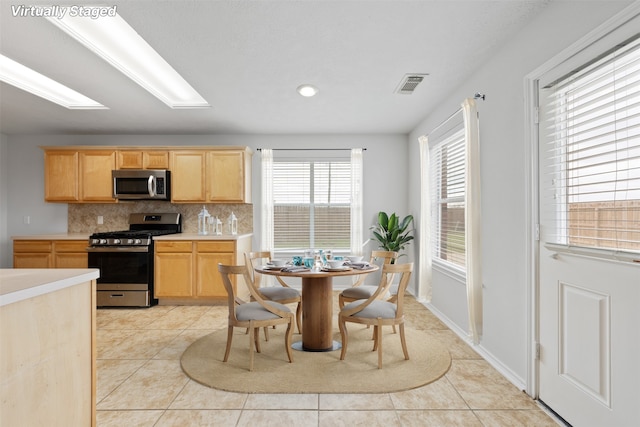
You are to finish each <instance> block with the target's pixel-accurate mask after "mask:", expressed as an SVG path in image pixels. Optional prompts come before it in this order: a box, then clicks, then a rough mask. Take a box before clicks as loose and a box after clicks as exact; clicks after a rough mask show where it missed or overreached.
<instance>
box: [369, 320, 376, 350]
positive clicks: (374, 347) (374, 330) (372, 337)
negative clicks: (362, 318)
mask: <svg viewBox="0 0 640 427" xmlns="http://www.w3.org/2000/svg"><path fill="white" fill-rule="evenodd" d="M367 326H369V325H367ZM371 339H372V340H373V349H372V350H371V351H376V350H377V349H378V326H377V325H373V334H372V335H371Z"/></svg>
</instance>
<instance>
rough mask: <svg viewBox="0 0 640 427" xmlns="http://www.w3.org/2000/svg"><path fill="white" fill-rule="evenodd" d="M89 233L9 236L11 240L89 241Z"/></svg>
mask: <svg viewBox="0 0 640 427" xmlns="http://www.w3.org/2000/svg"><path fill="white" fill-rule="evenodd" d="M90 235H91V233H56V234H32V235H29V236H11V239H12V240H87V241H88V240H89V236H90Z"/></svg>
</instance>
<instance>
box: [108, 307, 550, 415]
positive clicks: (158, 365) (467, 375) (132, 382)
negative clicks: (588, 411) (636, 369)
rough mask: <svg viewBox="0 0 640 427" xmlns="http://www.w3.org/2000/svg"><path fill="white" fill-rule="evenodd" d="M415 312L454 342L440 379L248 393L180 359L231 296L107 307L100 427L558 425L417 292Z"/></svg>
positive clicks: (221, 317) (418, 320) (419, 324)
mask: <svg viewBox="0 0 640 427" xmlns="http://www.w3.org/2000/svg"><path fill="white" fill-rule="evenodd" d="M336 307H337V306H336ZM406 317H407V323H408V324H409V325H411V326H412V327H414V328H416V329H421V330H425V331H426V332H427V333H429V334H432V335H433V336H434V337H436V338H437V339H439V340H440V341H441V342H442V343H445V344H446V345H447V346H448V348H449V351H450V353H451V357H452V359H453V360H452V365H451V369H450V370H449V372H448V373H447V374H446V375H445V376H444V377H442V378H441V379H439V380H438V381H436V382H434V383H431V384H428V385H426V386H424V387H420V388H418V389H414V390H409V391H402V392H396V393H382V394H366V395H362V394H289V395H281V394H242V393H229V392H224V391H219V390H215V389H211V388H208V387H205V386H202V385H200V384H198V383H196V382H194V381H192V380H190V379H189V378H188V377H187V376H186V375H185V374H184V373H183V372H182V370H181V368H180V356H181V355H182V352H183V351H184V350H185V349H186V348H187V347H188V346H189V344H191V343H192V342H194V341H195V340H197V339H198V338H200V337H202V336H204V335H206V334H209V333H211V332H212V331H213V330H215V329H219V328H224V327H226V320H227V308H226V306H155V307H152V308H149V309H99V310H98V313H97V329H98V330H97V351H98V360H97V421H98V422H97V424H98V427H107V426H117V427H121V426H136V427H141V426H155V427H166V426H180V427H184V426H249V425H255V424H259V425H265V426H267V425H279V426H289V425H295V426H298V427H303V426H314V427H316V426H320V427H324V426H327V427H329V426H358V425H363V426H364V425H366V426H385V427H390V426H464V427H473V426H492V427H493V426H509V427H514V426H531V427H533V426H535V427H544V426H550V427H556V426H558V423H556V422H555V421H554V420H553V419H552V418H550V417H549V416H548V415H547V414H546V413H545V412H543V411H542V410H541V409H540V408H539V407H538V405H537V404H536V403H535V402H534V401H533V400H532V399H531V398H529V397H528V396H527V395H526V394H525V393H523V392H521V391H520V390H518V389H517V388H516V387H515V386H513V385H512V384H511V383H510V382H508V381H507V380H506V379H505V378H504V377H502V376H501V375H500V374H499V373H498V372H497V371H496V370H495V369H493V368H492V367H491V366H490V365H489V364H488V363H487V362H486V361H484V360H483V359H482V358H481V357H480V356H479V355H478V354H477V353H476V352H474V351H473V350H472V349H471V348H470V347H469V346H468V345H467V344H466V343H464V342H463V341H462V340H460V339H459V338H458V337H457V336H456V335H455V334H454V333H453V332H452V331H451V330H449V329H448V328H447V327H446V326H445V325H444V324H443V323H442V322H440V321H439V320H438V318H437V317H435V316H434V315H433V314H432V313H431V312H430V311H429V310H427V309H426V308H425V307H424V306H422V305H421V304H419V303H418V302H416V301H415V300H413V299H412V298H409V301H408V304H407V309H406ZM294 340H295V335H294ZM409 350H411V349H410V348H409Z"/></svg>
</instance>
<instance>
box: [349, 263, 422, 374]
mask: <svg viewBox="0 0 640 427" xmlns="http://www.w3.org/2000/svg"><path fill="white" fill-rule="evenodd" d="M412 271H413V263H408V264H385V265H383V266H382V276H381V277H380V284H379V285H378V288H377V290H376V291H375V292H374V294H373V295H371V296H370V297H369V298H367V299H362V300H357V301H353V302H350V303H349V304H347V305H345V306H344V307H343V308H342V309H340V313H339V314H338V326H339V328H340V336H341V337H342V352H341V353H340V360H344V358H345V356H346V354H347V346H348V344H349V334H348V331H347V326H346V323H347V322H352V323H360V324H364V325H367V326H373V336H374V338H373V339H374V341H373V350H374V351H375V350H376V349H377V350H378V369H381V368H382V327H383V326H385V325H390V326H394V327H395V326H396V325H397V326H398V329H399V331H400V342H401V344H402V352H403V353H404V358H405V360H409V352H408V350H407V343H406V340H405V334H404V293H405V291H406V289H407V285H408V283H409V278H410V277H411V272H412ZM396 274H399V275H400V284H399V285H398V292H397V294H396V296H395V298H394V301H393V302H392V301H389V300H386V299H385V295H386V294H387V292H389V287H390V286H391V280H390V279H389V276H391V275H394V276H395V275H396Z"/></svg>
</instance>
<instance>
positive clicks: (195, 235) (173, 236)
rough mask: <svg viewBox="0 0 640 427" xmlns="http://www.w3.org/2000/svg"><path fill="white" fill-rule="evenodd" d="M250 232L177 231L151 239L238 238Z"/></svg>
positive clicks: (249, 235) (248, 235) (246, 235)
mask: <svg viewBox="0 0 640 427" xmlns="http://www.w3.org/2000/svg"><path fill="white" fill-rule="evenodd" d="M251 236H252V234H251V233H248V234H221V235H219V236H218V235H215V234H206V235H202V234H198V233H177V234H167V235H165V236H155V237H154V238H153V240H156V241H161V240H238V239H241V238H243V237H251Z"/></svg>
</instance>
